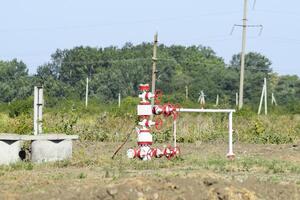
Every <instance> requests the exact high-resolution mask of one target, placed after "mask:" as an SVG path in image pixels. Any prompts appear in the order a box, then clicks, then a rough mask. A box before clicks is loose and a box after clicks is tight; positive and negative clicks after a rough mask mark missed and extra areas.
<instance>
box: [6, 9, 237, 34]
mask: <svg viewBox="0 0 300 200" xmlns="http://www.w3.org/2000/svg"><path fill="white" fill-rule="evenodd" d="M237 13H240V11H227V12H210V13H209V12H208V13H200V14H198V15H197V16H181V17H170V18H155V19H143V20H134V21H119V22H110V23H102V24H92V25H71V26H70V25H66V26H53V27H32V28H12V29H3V28H2V29H0V32H31V31H53V30H54V31H55V30H58V31H59V30H76V29H85V30H86V29H97V28H101V27H109V26H121V25H130V24H144V23H152V22H164V21H178V20H197V19H198V18H199V17H210V16H224V15H232V14H237Z"/></svg>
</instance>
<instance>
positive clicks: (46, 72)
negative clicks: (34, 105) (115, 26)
mask: <svg viewBox="0 0 300 200" xmlns="http://www.w3.org/2000/svg"><path fill="white" fill-rule="evenodd" d="M151 56H152V44H151V43H142V44H138V45H133V44H131V43H126V44H125V45H124V46H123V47H121V48H118V47H114V46H111V47H106V48H96V47H83V46H80V47H75V48H73V49H64V50H60V49H58V50H56V52H54V53H53V54H52V55H51V60H50V61H49V62H48V63H45V64H43V65H41V66H39V67H38V69H37V71H36V74H34V75H29V74H28V68H27V66H26V65H25V64H24V63H23V62H22V61H18V60H16V59H14V60H11V61H0V93H1V95H0V101H1V102H12V101H15V100H18V99H24V98H27V97H29V96H31V95H32V93H33V92H32V91H33V86H34V85H43V86H44V88H45V93H46V95H47V96H49V97H52V98H65V99H76V100H78V99H83V98H84V96H85V84H86V82H85V81H86V78H87V77H89V79H90V84H89V96H90V97H91V98H94V99H98V100H99V101H103V102H110V101H113V100H116V99H117V96H118V93H121V95H122V96H123V97H126V96H136V95H137V93H138V85H139V84H140V83H150V80H151V72H152V67H151V66H152V59H151ZM245 59H246V60H245V84H244V87H245V89H244V96H245V104H250V105H251V104H253V105H254V104H255V105H257V103H258V102H259V98H260V93H261V89H262V85H263V78H264V77H267V79H268V88H269V91H270V92H269V93H271V92H273V93H274V94H275V97H276V99H277V102H278V103H279V104H283V105H288V104H293V103H295V102H299V100H300V79H299V77H298V76H296V75H279V74H277V73H275V72H273V71H272V68H271V65H272V62H271V60H270V59H268V58H267V57H265V56H264V55H262V54H260V53H256V52H250V53H248V54H247V55H246V58H245ZM239 66H240V56H239V54H236V55H233V56H232V59H231V61H230V63H229V64H225V62H224V59H223V58H221V57H219V56H217V55H216V53H215V52H214V51H213V50H212V49H211V48H209V47H205V46H188V47H186V46H181V45H172V46H166V45H163V44H161V45H159V46H158V61H157V69H158V71H157V83H156V84H157V88H159V89H161V90H162V91H163V92H164V93H165V94H169V95H172V96H174V97H176V98H178V99H182V98H183V97H184V95H185V87H186V86H187V87H188V88H189V98H190V99H191V100H193V101H196V100H197V99H198V96H199V92H200V91H201V90H203V91H204V92H205V94H206V97H207V99H208V101H209V100H211V101H213V100H214V99H215V98H216V95H217V94H218V95H219V96H220V98H221V99H222V100H223V102H225V103H228V104H234V103H235V93H236V92H238V88H239Z"/></svg>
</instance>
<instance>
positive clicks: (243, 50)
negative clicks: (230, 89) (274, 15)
mask: <svg viewBox="0 0 300 200" xmlns="http://www.w3.org/2000/svg"><path fill="white" fill-rule="evenodd" d="M247 5H248V0H244V16H243V34H242V52H241V71H240V94H239V110H240V109H242V107H243V101H244V71H245V49H246V34H247Z"/></svg>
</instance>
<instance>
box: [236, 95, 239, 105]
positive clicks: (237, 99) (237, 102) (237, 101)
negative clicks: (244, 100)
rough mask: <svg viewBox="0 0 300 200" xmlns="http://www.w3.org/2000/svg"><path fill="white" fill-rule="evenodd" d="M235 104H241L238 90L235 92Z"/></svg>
mask: <svg viewBox="0 0 300 200" xmlns="http://www.w3.org/2000/svg"><path fill="white" fill-rule="evenodd" d="M235 105H236V106H238V105H239V94H238V93H237V92H236V93H235Z"/></svg>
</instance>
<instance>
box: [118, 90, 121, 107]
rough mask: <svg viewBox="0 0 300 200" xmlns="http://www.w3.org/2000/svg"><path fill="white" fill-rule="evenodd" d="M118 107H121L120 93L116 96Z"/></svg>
mask: <svg viewBox="0 0 300 200" xmlns="http://www.w3.org/2000/svg"><path fill="white" fill-rule="evenodd" d="M118 106H119V108H120V107H121V93H119V95H118Z"/></svg>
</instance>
